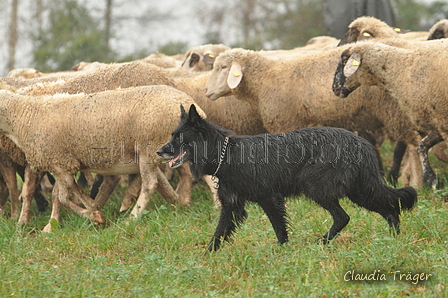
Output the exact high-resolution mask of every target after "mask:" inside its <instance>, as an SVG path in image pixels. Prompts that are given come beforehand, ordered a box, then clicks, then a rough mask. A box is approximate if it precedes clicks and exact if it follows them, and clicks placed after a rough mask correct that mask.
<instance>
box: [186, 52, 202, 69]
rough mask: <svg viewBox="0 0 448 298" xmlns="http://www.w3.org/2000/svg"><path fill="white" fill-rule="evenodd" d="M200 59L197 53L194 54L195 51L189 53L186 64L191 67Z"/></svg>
mask: <svg viewBox="0 0 448 298" xmlns="http://www.w3.org/2000/svg"><path fill="white" fill-rule="evenodd" d="M200 59H201V57H199V55H198V54H196V53H193V54H191V57H190V64H189V65H188V66H190V68H192V67H193V66H195V65H196V64H197V63H198V62H199V60H200Z"/></svg>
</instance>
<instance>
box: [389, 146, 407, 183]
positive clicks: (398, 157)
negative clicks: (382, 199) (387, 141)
mask: <svg viewBox="0 0 448 298" xmlns="http://www.w3.org/2000/svg"><path fill="white" fill-rule="evenodd" d="M406 148H407V144H406V143H405V142H403V141H398V142H397V144H396V145H395V148H394V157H393V162H392V166H391V167H390V171H389V174H388V175H387V181H388V182H389V183H391V184H392V185H394V186H396V185H397V181H398V176H399V172H400V167H401V161H402V160H403V156H404V154H405V152H406Z"/></svg>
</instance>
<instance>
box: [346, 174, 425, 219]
mask: <svg viewBox="0 0 448 298" xmlns="http://www.w3.org/2000/svg"><path fill="white" fill-rule="evenodd" d="M363 172H364V173H362V174H361V176H364V177H363V178H364V179H362V183H361V185H360V193H359V194H360V195H361V196H360V197H359V198H358V199H360V200H361V201H360V202H355V203H358V204H359V205H360V206H362V207H364V208H367V209H368V210H371V211H376V212H379V213H381V214H382V215H385V214H386V213H395V214H397V215H399V214H400V213H401V211H402V210H411V209H412V208H413V207H414V206H415V204H416V203H417V191H416V190H415V189H414V188H413V187H411V186H407V187H403V188H393V187H391V186H389V185H387V184H386V183H385V182H384V180H383V179H382V177H381V176H380V175H379V173H377V172H376V171H373V172H370V171H363ZM368 172H370V173H368ZM361 197H362V198H361Z"/></svg>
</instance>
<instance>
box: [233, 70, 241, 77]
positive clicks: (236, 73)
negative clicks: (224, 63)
mask: <svg viewBox="0 0 448 298" xmlns="http://www.w3.org/2000/svg"><path fill="white" fill-rule="evenodd" d="M240 75H241V73H240V72H239V71H235V72H234V73H233V76H234V77H239V76H240Z"/></svg>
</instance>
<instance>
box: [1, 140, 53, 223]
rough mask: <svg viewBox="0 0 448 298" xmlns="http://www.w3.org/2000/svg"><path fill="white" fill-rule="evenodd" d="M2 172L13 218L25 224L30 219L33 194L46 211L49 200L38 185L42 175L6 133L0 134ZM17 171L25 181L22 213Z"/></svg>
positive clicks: (40, 209) (41, 208)
mask: <svg viewBox="0 0 448 298" xmlns="http://www.w3.org/2000/svg"><path fill="white" fill-rule="evenodd" d="M0 172H1V174H2V177H3V179H4V181H5V183H6V187H7V189H8V192H9V197H10V198H11V218H13V219H18V222H19V224H24V223H27V222H28V221H29V218H30V210H29V207H30V206H29V203H30V202H31V198H32V196H34V198H35V199H36V203H37V206H38V209H39V211H41V212H43V211H45V209H46V206H47V205H48V202H47V201H46V199H45V198H44V197H43V196H42V194H41V193H40V187H39V186H38V181H40V178H41V176H39V175H37V173H35V172H33V171H31V170H30V169H29V167H27V162H26V158H25V155H24V154H23V152H22V151H21V150H20V149H19V148H18V147H17V145H16V144H15V143H14V142H12V141H11V139H9V138H7V137H6V136H5V135H0ZM17 173H19V174H20V176H21V177H22V179H23V181H24V183H23V187H22V193H21V195H20V197H21V198H22V200H23V201H24V204H23V206H22V211H21V212H20V214H19V206H20V203H19V193H18V186H17Z"/></svg>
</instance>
